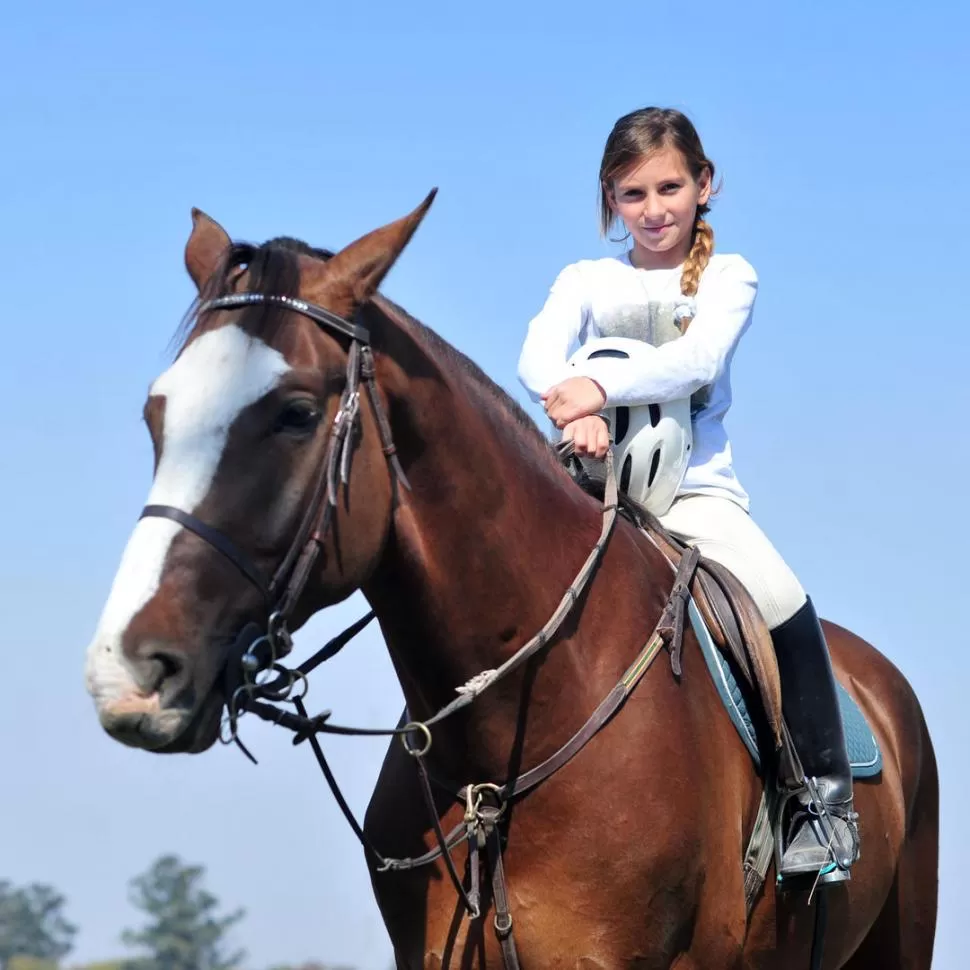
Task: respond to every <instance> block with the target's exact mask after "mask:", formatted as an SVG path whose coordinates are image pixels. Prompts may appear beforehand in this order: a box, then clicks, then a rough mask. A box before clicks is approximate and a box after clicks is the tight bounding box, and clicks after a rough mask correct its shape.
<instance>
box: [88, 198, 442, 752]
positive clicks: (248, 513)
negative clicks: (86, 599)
mask: <svg viewBox="0 0 970 970" xmlns="http://www.w3.org/2000/svg"><path fill="white" fill-rule="evenodd" d="M432 198H433V193H432V195H431V196H429V197H428V199H427V200H425V202H424V203H423V204H422V205H421V206H420V207H419V208H418V209H416V210H415V211H414V212H413V213H412V214H411V215H409V216H407V217H405V218H404V219H401V220H399V221H397V222H394V223H391V224H390V225H388V226H385V227H383V228H381V229H378V230H376V231H374V232H372V233H370V234H369V235H367V236H364V237H363V238H361V239H359V240H357V242H355V243H353V244H351V245H350V246H348V247H347V248H346V249H344V250H342V251H341V252H339V253H337V254H336V255H334V256H333V257H332V258H330V259H326V260H325V259H323V258H318V257H322V256H323V255H325V254H322V253H316V254H315V252H314V251H312V250H309V248H308V247H306V246H302V245H298V244H294V243H293V241H291V240H277V241H274V242H271V243H267V244H265V245H264V246H262V247H258V248H257V247H251V246H239V245H233V244H232V242H231V240H230V239H229V237H228V236H227V235H226V233H225V232H224V231H223V229H222V228H221V227H220V226H218V225H217V224H216V223H215V222H213V221H212V220H211V219H209V218H208V217H207V216H205V215H203V214H202V213H199V212H193V230H192V233H191V236H190V238H189V240H188V243H187V246H186V251H185V260H186V267H187V269H188V272H189V275H190V276H191V277H192V280H193V282H194V283H195V285H196V287H197V288H198V290H199V304H198V308H197V310H196V312H195V313H194V315H193V316H192V317H191V318H190V322H191V328H190V330H189V332H188V336H187V338H186V339H185V341H184V343H183V345H182V348H181V350H180V352H179V354H178V356H177V357H176V360H175V362H174V363H173V364H172V366H171V367H170V368H169V369H168V370H166V371H165V372H164V373H163V374H162V375H161V376H160V377H158V378H157V380H155V382H154V383H153V385H152V386H151V389H150V391H149V395H148V400H147V403H146V405H145V421H146V423H147V425H148V430H149V433H150V434H151V438H152V443H153V445H154V451H155V474H154V480H153V483H152V488H151V491H150V493H149V496H148V501H147V504H146V509H145V513H144V515H143V517H142V518H140V519H139V521H138V523H137V524H136V526H135V529H134V531H133V532H132V534H131V537H130V539H129V541H128V545H127V547H126V549H125V551H124V555H123V557H122V560H121V564H120V567H119V569H118V573H117V575H116V577H115V580H114V584H113V586H112V588H111V592H110V594H109V596H108V600H107V602H106V604H105V607H104V611H103V613H102V616H101V619H100V622H99V624H98V627H97V630H96V632H95V635H94V639H93V640H92V642H91V644H90V646H89V648H88V655H87V669H86V675H87V686H88V690H89V691H90V693H91V695H92V696H93V698H94V701H95V704H96V706H97V711H98V716H99V718H100V721H101V724H102V726H103V727H104V728H105V730H106V731H107V732H108V733H109V734H110V735H111V736H112V737H114V738H116V739H117V740H119V741H122V742H124V743H126V744H129V745H132V746H135V747H141V748H147V749H149V750H153V751H166V752H169V751H202V750H205V749H206V748H208V747H210V746H211V745H212V744H213V743H214V741H215V740H216V738H217V737H218V731H219V720H220V716H221V713H222V707H223V704H224V702H225V699H226V698H225V691H224V688H223V678H222V672H223V670H224V668H225V665H226V662H227V657H228V656H230V655H231V654H232V652H233V649H234V647H235V648H238V646H239V644H240V643H243V642H244V641H243V640H242V638H241V637H240V633H241V631H243V630H244V629H246V628H249V629H256V630H261V631H262V632H265V631H266V624H267V621H268V619H269V616H270V614H272V613H273V612H274V611H282V612H283V613H284V614H285V616H286V619H287V620H288V621H289V622H290V624H291V626H293V627H295V626H298V625H299V624H300V623H302V622H304V621H305V620H306V618H307V616H308V615H309V613H311V612H312V609H313V608H319V606H320V605H323V604H325V603H327V602H335V601H337V600H339V599H342V598H344V597H346V596H347V595H349V594H350V593H351V592H353V591H354V590H355V589H357V588H358V587H359V586H360V585H361V583H362V582H363V581H364V580H365V578H366V577H367V575H368V574H369V571H370V570H372V569H373V568H374V565H375V563H376V562H377V559H378V557H379V555H380V551H381V549H382V546H383V543H384V541H385V538H386V536H387V532H388V529H389V527H390V521H391V515H392V509H393V502H394V496H395V494H396V486H397V482H396V481H395V478H396V477H397V475H398V474H399V472H400V470H399V468H398V466H397V464H396V459H395V458H393V456H392V455H391V454H389V453H390V452H392V448H391V447H390V444H391V443H390V441H389V429H388V427H387V424H386V417H385V414H384V409H385V408H386V406H387V404H386V399H385V398H384V397H383V392H382V390H381V389H380V388H379V387H378V386H377V383H376V382H375V381H373V380H371V378H372V377H373V370H372V367H373V358H372V356H371V353H370V343H369V341H370V334H369V333H368V331H367V329H366V328H365V327H364V326H362V321H361V317H360V316H358V311H359V310H360V309H361V308H362V307H364V305H365V304H366V303H367V301H368V300H369V298H370V297H371V296H372V295H373V294H374V292H375V291H376V289H377V287H378V286H379V284H380V282H381V280H382V279H383V277H384V276H385V274H386V273H387V271H388V270H389V269H390V267H391V266H392V265H393V263H394V261H395V260H396V259H397V257H398V255H399V254H400V253H401V251H402V250H403V249H404V247H405V245H406V244H407V242H408V240H409V239H410V237H411V235H412V234H413V232H414V231H415V229H416V228H417V226H418V225H419V223H420V221H421V219H422V218H423V216H424V214H425V212H426V211H427V209H428V207H429V205H430V203H431V199H432ZM382 402H383V403H382ZM351 469H352V473H349V472H350V471H351ZM342 478H343V479H345V484H344V485H343V486H341V485H340V481H341V479H342ZM318 553H319V555H317V554H318ZM310 602H312V604H313V607H312V608H308V606H307V604H308V603H310ZM252 639H254V636H250V637H249V640H247V641H246V642H250V641H251V640H252Z"/></svg>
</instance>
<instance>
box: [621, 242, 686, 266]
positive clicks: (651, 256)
mask: <svg viewBox="0 0 970 970" xmlns="http://www.w3.org/2000/svg"><path fill="white" fill-rule="evenodd" d="M685 259H687V253H686V252H682V251H681V248H680V247H678V248H677V249H671V250H670V251H669V252H662V253H654V252H651V251H650V250H649V249H644V248H643V247H642V246H641V245H640V244H639V243H637V242H634V244H633V249H631V250H630V252H629V260H630V265H632V266H634V267H635V268H636V269H648V270H649V269H677V267H679V266H681V265H683V263H684V260H685Z"/></svg>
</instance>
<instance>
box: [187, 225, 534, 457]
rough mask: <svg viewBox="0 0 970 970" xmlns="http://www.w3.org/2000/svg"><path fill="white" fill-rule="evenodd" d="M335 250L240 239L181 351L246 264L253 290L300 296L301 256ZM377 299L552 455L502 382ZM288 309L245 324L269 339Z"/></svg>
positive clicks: (257, 309) (246, 318)
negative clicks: (210, 302)
mask: <svg viewBox="0 0 970 970" xmlns="http://www.w3.org/2000/svg"><path fill="white" fill-rule="evenodd" d="M333 255H334V253H333V252H332V251H331V250H329V249H321V248H318V247H314V246H310V245H309V244H308V243H305V242H303V241H302V240H300V239H294V238H292V237H290V236H277V237H276V238H274V239H270V240H268V241H267V242H265V243H263V244H262V245H261V246H254V245H251V244H249V243H235V244H233V246H232V248H231V249H230V250H229V252H228V253H227V254H226V256H225V257H224V258H223V260H222V263H221V264H220V266H219V267H218V269H217V270H216V271H215V272H214V273H213V274H212V277H211V279H210V280H209V281H208V283H207V284H206V286H205V288H204V290H203V292H202V293H201V294H200V295H199V297H198V299H196V300H195V301H194V302H193V304H192V305H191V307H190V308H189V310H188V312H187V313H186V315H185V317H184V318H183V320H182V322H181V324H180V325H179V329H178V331H177V332H176V334H175V336H174V338H173V340H174V343H175V348H176V352H180V351H181V350H182V349H183V348H184V346H185V344H186V343H187V342H188V341H189V339H190V338H192V337H193V336H196V335H197V334H199V333H201V332H204V331H205V330H206V328H207V320H208V317H207V316H206V315H200V314H199V307H200V305H201V304H202V303H203V302H205V301H206V300H211V299H215V298H216V297H219V296H224V295H226V294H227V293H231V292H232V291H233V282H234V279H235V277H236V276H237V275H238V273H239V272H240V271H241V270H242V269H243V268H245V270H246V271H247V272H248V274H249V290H250V291H251V292H253V293H263V294H266V295H268V296H297V295H298V291H299V283H300V269H299V262H298V257H299V256H311V257H313V258H315V259H320V260H323V261H326V260H328V259H331V258H332V257H333ZM371 303H372V304H373V305H374V306H375V307H377V308H378V309H379V310H380V311H381V312H382V313H383V314H384V315H385V316H389V317H391V318H392V319H396V320H397V321H398V322H400V323H403V324H404V325H405V326H406V327H407V328H408V329H409V330H410V331H411V332H412V334H413V335H414V336H415V337H416V338H417V339H418V340H419V342H420V343H421V344H422V345H423V346H424V347H425V349H426V350H427V351H428V353H429V354H430V355H431V356H432V357H433V358H434V359H435V360H436V361H437V362H438V363H439V364H440V365H442V367H443V369H445V370H446V371H447V372H448V373H455V372H456V371H458V372H460V373H461V374H462V375H464V376H465V377H466V378H468V380H469V382H470V383H471V385H472V386H473V387H474V388H475V390H476V391H478V392H479V393H478V394H476V397H477V398H479V399H480V400H483V401H485V402H488V403H490V404H493V405H495V406H497V407H498V408H499V409H500V410H501V411H502V412H504V413H505V414H507V415H508V416H509V417H510V418H511V419H512V422H513V423H514V425H515V426H517V427H518V428H519V429H521V430H522V431H523V432H524V433H525V435H526V437H528V438H529V439H531V441H532V443H533V444H534V445H536V446H537V447H538V448H539V449H540V451H541V452H542V453H543V454H544V455H545V456H547V457H548V456H552V449H551V446H550V443H549V441H548V440H547V439H546V437H545V436H544V435H543V434H542V432H541V431H540V430H539V428H538V426H537V425H536V423H535V422H534V421H533V420H532V418H531V417H530V416H529V414H528V413H527V412H526V411H525V410H524V409H523V408H522V406H521V405H520V404H519V403H518V402H517V401H516V400H515V399H514V398H513V397H512V396H511V395H510V394H509V393H508V392H507V391H505V390H504V389H503V388H502V387H500V386H499V385H498V384H496V383H495V382H494V381H493V380H492V379H491V378H490V377H489V376H488V375H487V374H486V373H485V372H484V371H483V370H482V369H481V368H480V367H479V366H478V364H476V363H475V362H474V361H473V360H471V359H470V358H468V357H466V356H465V355H464V354H463V353H462V352H461V351H460V350H458V349H457V348H456V347H455V346H453V345H452V344H450V343H448V341H447V340H445V339H444V337H442V336H441V335H440V334H438V333H437V332H436V331H434V330H432V329H431V327H429V326H427V325H426V324H424V323H422V322H421V321H420V320H418V319H417V318H415V317H414V316H412V315H411V314H410V313H408V312H407V310H405V309H404V308H403V307H401V306H399V305H398V304H397V303H395V302H394V301H393V300H390V299H389V298H388V297H386V296H384V295H383V294H381V293H377V294H375V295H374V296H373V297H372V298H371ZM286 313H287V311H286V310H285V308H279V307H275V306H273V305H271V304H270V305H267V304H260V305H257V306H253V307H250V308H248V309H246V310H244V311H243V318H242V325H243V326H244V327H245V328H246V330H247V332H249V333H252V334H253V335H254V336H256V337H259V338H260V339H262V340H266V341H267V342H269V341H272V339H273V337H274V336H275V334H276V333H277V331H278V330H279V328H280V327H281V326H282V325H283V322H284V320H285V319H286Z"/></svg>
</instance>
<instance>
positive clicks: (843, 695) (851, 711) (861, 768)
mask: <svg viewBox="0 0 970 970" xmlns="http://www.w3.org/2000/svg"><path fill="white" fill-rule="evenodd" d="M688 612H689V614H690V621H691V624H692V625H693V627H694V632H695V633H696V634H697V639H698V641H699V642H700V645H701V652H702V653H703V654H704V660H705V662H706V663H707V669H708V670H709V671H710V673H711V677H712V678H713V680H714V684H715V686H716V687H717V692H718V694H720V695H721V700H722V701H723V702H724V707H725V708H726V709H727V712H728V715H729V716H730V718H731V721H732V723H733V724H734V726H735V728H737V731H738V734H740V735H741V740H742V741H743V742H744V744H745V747H746V748H747V749H748V751H749V752H750V753H751V757H752V758H753V759H754V761H755V764H756V765H757V766H758V767H759V769H760V767H761V752H760V751H759V750H758V739H757V736H756V735H755V731H754V725H753V723H752V721H751V714H750V712H749V711H748V704H747V701H746V700H745V698H744V695H743V694H742V693H741V688H740V687H739V686H738V682H737V680H736V679H735V676H734V674H733V673H732V672H731V668H730V666H729V665H728V662H727V660H725V658H724V656H723V654H722V653H721V651H720V650H718V648H717V647H716V646H715V644H714V641H713V639H712V638H711V634H710V631H709V630H708V629H707V626H706V624H705V623H704V620H703V619H702V618H701V615H700V612H699V611H698V609H697V607H696V606H695V605H694V601H693V599H691V600H689V601H688ZM837 686H838V693H839V701H840V703H841V707H842V723H843V725H844V727H845V743H846V747H847V748H848V749H849V763H850V764H851V766H852V777H853V778H871V777H873V775H878V774H879V772H880V771H882V753H881V752H880V750H879V745H878V743H877V742H876V739H875V736H874V735H873V733H872V729H871V728H870V727H869V724H868V722H867V721H866V718H865V715H864V714H863V713H862V711H861V710H860V709H859V705H858V704H856V702H855V701H854V700H853V699H852V697H851V696H850V695H849V692H848V691H847V690H846V689H845V688H844V687H843V686H842V685H841V684H838V685H837Z"/></svg>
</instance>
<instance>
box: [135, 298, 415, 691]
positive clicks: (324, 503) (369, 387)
mask: <svg viewBox="0 0 970 970" xmlns="http://www.w3.org/2000/svg"><path fill="white" fill-rule="evenodd" d="M256 304H266V305H276V306H281V307H285V308H286V309H288V310H292V311H294V312H295V313H300V314H302V315H303V316H305V317H308V318H309V319H311V320H313V321H314V322H315V323H316V324H317V325H318V326H320V327H321V328H323V329H325V330H328V331H330V332H331V333H334V334H336V335H338V336H341V337H348V338H350V350H349V353H348V356H347V378H346V383H345V385H344V389H343V392H342V394H341V396H340V402H339V404H338V407H337V412H336V414H335V415H334V418H333V422H332V424H331V427H330V437H329V440H328V442H327V451H326V454H325V456H324V460H323V462H322V464H321V466H320V470H319V472H318V473H317V477H316V480H315V483H314V486H313V490H312V492H311V496H310V501H309V503H308V504H307V507H306V510H305V511H304V513H303V518H302V520H301V523H300V526H299V528H298V529H297V532H296V534H295V535H294V537H293V541H292V542H291V543H290V547H289V549H288V551H287V553H286V555H285V556H284V557H283V560H282V562H281V563H280V565H279V566H278V568H277V569H276V572H275V573H274V574H273V576H272V577H271V578H270V579H269V580H268V581H267V579H266V578H265V577H264V576H263V574H262V572H261V571H260V570H259V568H258V567H257V566H256V565H255V563H254V562H253V561H252V559H251V558H250V557H249V556H248V555H247V554H246V553H245V552H243V551H242V550H241V549H240V548H239V547H238V546H237V545H236V543H234V542H233V541H232V540H231V539H230V538H229V537H228V536H227V535H225V534H224V533H222V532H220V531H219V530H218V529H215V528H213V527H212V526H211V525H208V524H207V523H205V522H203V521H202V520H201V519H199V518H198V517H197V516H195V515H193V514H191V513H190V512H187V511H185V510H184V509H180V508H176V507H175V506H172V505H146V506H145V508H144V509H142V512H141V516H140V517H141V518H151V517H155V518H165V519H171V520H172V521H173V522H177V523H178V524H179V525H181V526H183V527H184V528H186V529H188V530H189V531H190V532H193V533H195V535H197V536H198V537H199V538H200V539H202V540H203V541H205V542H206V543H208V544H209V545H210V546H212V548H214V549H217V550H218V551H219V552H220V553H222V555H223V556H225V557H226V558H227V559H228V560H229V561H230V562H231V563H232V564H233V565H234V566H236V568H237V569H238V570H239V571H240V572H241V573H242V574H243V575H244V576H245V577H246V578H247V579H248V580H249V581H250V583H252V585H253V586H255V587H256V589H257V590H259V592H260V595H261V596H262V598H263V601H264V604H265V606H266V610H267V619H266V622H265V627H263V626H261V625H260V624H256V623H250V624H247V625H246V627H245V628H244V629H243V630H242V631H240V634H239V635H238V636H237V638H236V640H235V642H234V644H233V646H232V647H231V648H230V651H229V654H228V656H227V658H226V662H227V663H231V662H232V661H233V660H240V661H241V662H242V663H243V665H244V667H246V668H247V669H249V670H251V671H255V670H262V669H266V668H267V667H270V666H272V665H273V664H274V663H276V662H277V661H278V660H279V659H280V658H281V657H283V656H285V655H286V654H287V653H289V651H290V649H291V648H292V636H291V633H290V630H289V626H288V624H289V620H290V617H291V615H292V612H293V610H294V608H295V606H296V604H297V603H298V601H299V599H300V596H301V595H302V593H303V590H304V588H305V587H306V584H307V581H308V579H309V577H310V574H311V571H312V569H313V566H314V564H315V563H316V561H317V558H318V557H319V555H320V552H321V550H322V548H323V544H324V542H325V541H326V537H327V534H328V532H329V530H330V527H331V525H332V523H333V516H334V512H335V510H336V507H337V498H338V493H339V490H340V486H341V485H343V486H344V487H346V486H347V484H348V482H349V480H350V466H351V462H352V460H353V453H354V448H355V446H356V443H357V436H358V433H359V430H360V388H361V384H363V386H364V389H365V390H366V392H367V396H368V398H369V399H370V403H371V407H372V409H373V411H374V416H375V418H376V420H377V426H378V429H379V432H380V436H381V445H382V449H383V452H384V455H385V457H386V458H387V461H388V465H389V466H390V470H391V479H392V483H393V487H394V501H395V502H396V501H397V499H398V493H397V487H398V483H401V484H402V485H404V487H405V488H410V485H409V483H408V480H407V476H406V475H405V474H404V469H403V468H402V467H401V464H400V461H399V460H398V457H397V454H396V449H395V447H394V442H393V440H392V438H391V426H390V422H389V421H388V420H387V415H386V413H385V411H384V406H383V404H382V403H381V399H380V395H379V394H378V392H377V383H376V377H375V370H374V356H373V352H372V350H371V342H370V340H371V338H370V331H369V330H368V329H367V328H366V327H365V326H363V325H362V324H361V323H359V322H354V323H352V322H350V321H348V320H345V319H344V318H343V317H341V316H338V315H337V314H336V313H332V312H331V311H330V310H327V309H326V308H325V307H322V306H318V305H317V304H315V303H309V302H307V301H306V300H301V299H299V298H297V297H291V296H275V295H269V294H262V293H233V294H229V295H227V296H221V297H218V298H216V299H213V300H208V301H206V302H204V303H202V304H201V305H200V306H199V309H198V312H199V314H202V313H205V312H208V311H211V310H238V309H243V308H246V307H249V306H253V305H256ZM227 674H228V675H229V677H230V680H231V679H232V678H233V677H234V674H235V672H234V671H232V670H228V671H227ZM231 686H232V689H231V690H230V701H231V694H232V693H234V691H235V689H238V684H232V685H231Z"/></svg>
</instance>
